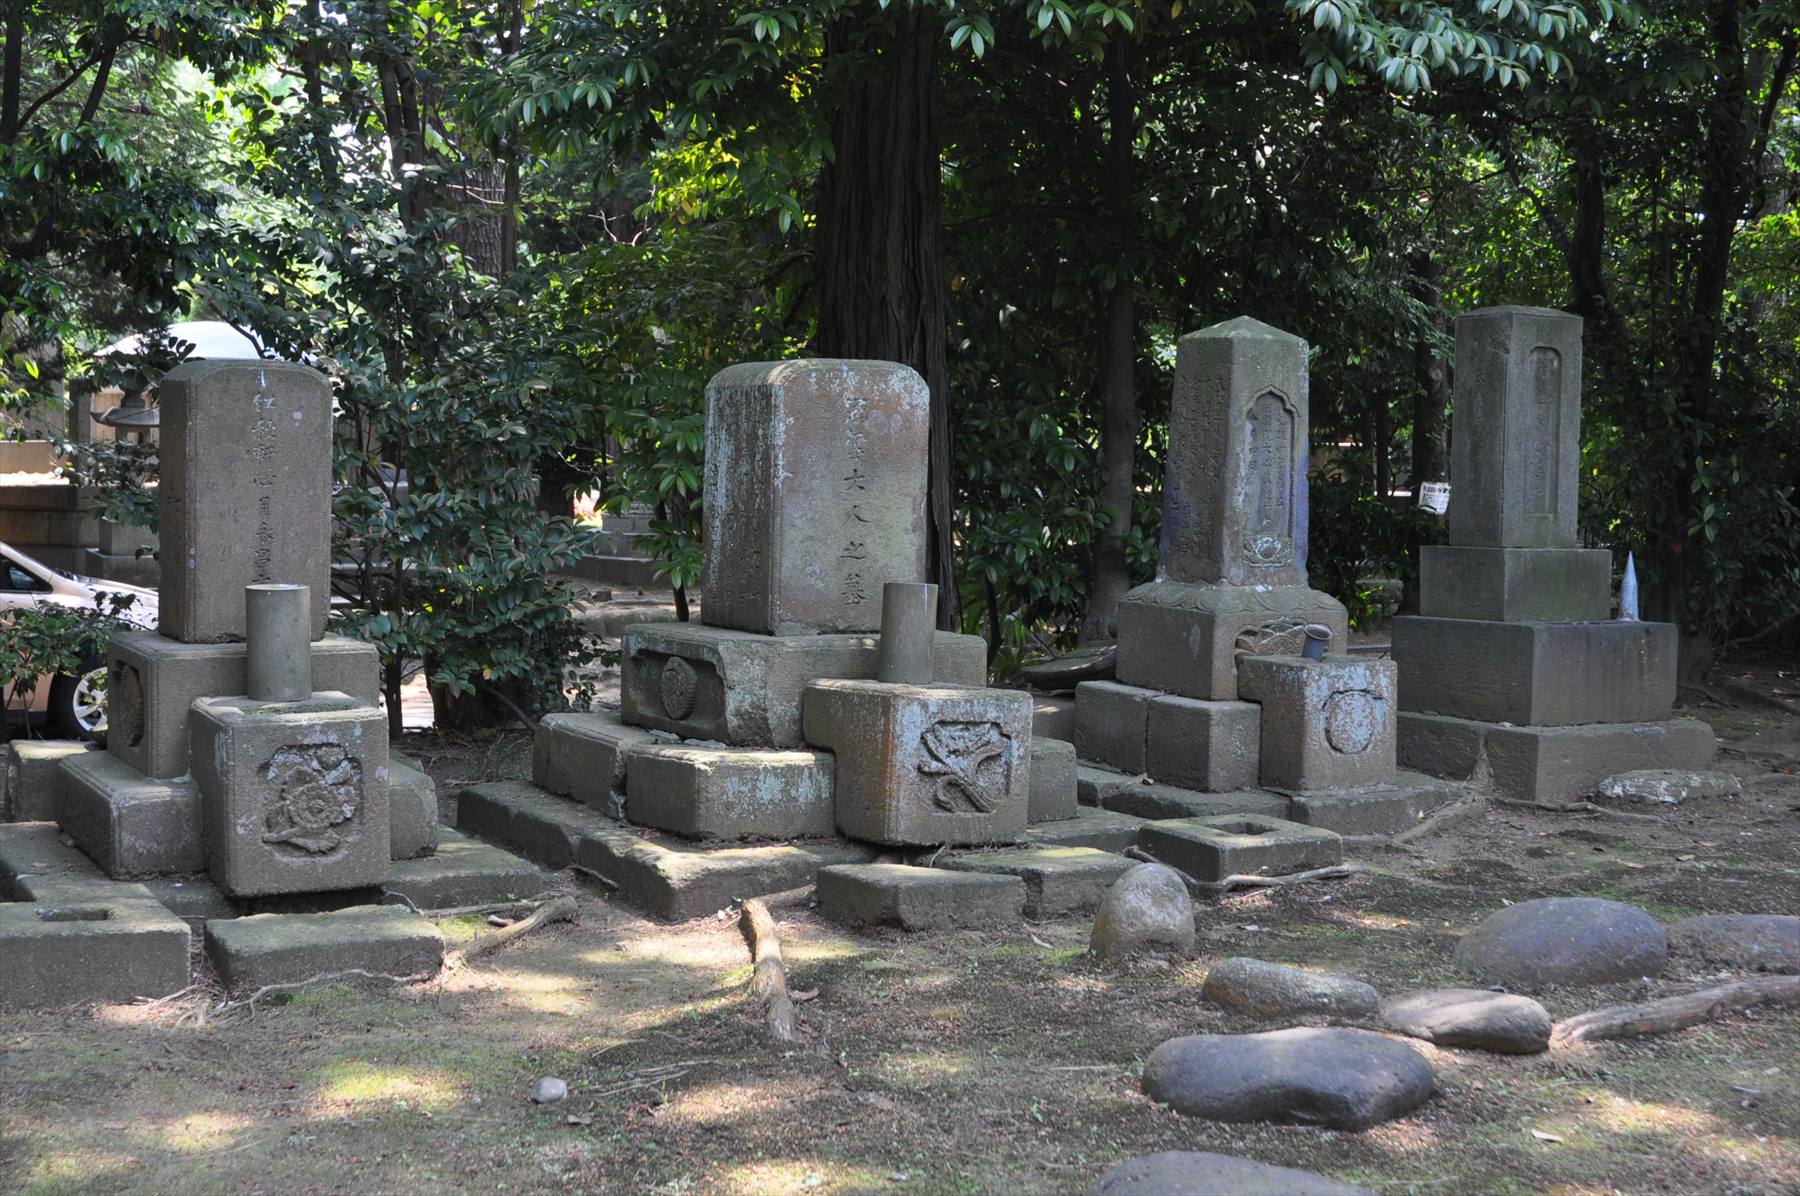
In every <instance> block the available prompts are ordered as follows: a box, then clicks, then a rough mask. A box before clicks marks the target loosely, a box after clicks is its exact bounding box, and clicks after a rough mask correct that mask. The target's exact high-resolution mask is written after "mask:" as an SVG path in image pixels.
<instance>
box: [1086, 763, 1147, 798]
mask: <svg viewBox="0 0 1800 1196" xmlns="http://www.w3.org/2000/svg"><path fill="white" fill-rule="evenodd" d="M1136 783H1137V778H1136V777H1134V776H1128V775H1126V774H1125V773H1122V772H1120V771H1119V770H1118V769H1116V768H1108V767H1106V766H1105V765H1104V764H1091V763H1089V762H1088V761H1086V760H1080V759H1077V760H1076V762H1075V798H1076V800H1077V801H1078V802H1080V804H1082V805H1084V806H1104V805H1105V804H1106V798H1107V795H1108V794H1112V793H1117V792H1118V791H1119V790H1121V789H1123V788H1125V786H1127V785H1132V784H1136Z"/></svg>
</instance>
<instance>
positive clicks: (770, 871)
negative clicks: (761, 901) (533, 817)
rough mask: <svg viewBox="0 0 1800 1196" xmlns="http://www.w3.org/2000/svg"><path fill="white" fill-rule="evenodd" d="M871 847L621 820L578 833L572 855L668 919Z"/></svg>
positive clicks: (711, 910) (796, 882) (694, 914)
mask: <svg viewBox="0 0 1800 1196" xmlns="http://www.w3.org/2000/svg"><path fill="white" fill-rule="evenodd" d="M874 854H875V853H874V852H873V851H872V850H871V849H869V848H867V847H864V846H861V845H860V844H854V843H845V842H843V841H842V840H815V841H813V842H809V843H769V844H761V845H757V846H747V847H718V848H702V847H698V846H696V845H694V844H692V843H685V842H682V841H680V840H675V839H668V838H659V837H656V835H655V833H654V832H649V833H644V832H639V831H636V830H633V829H632V828H631V827H628V826H624V825H622V824H620V823H612V824H610V825H609V826H607V827H604V828H601V829H598V830H594V831H591V832H589V833H588V834H585V835H583V836H582V837H581V843H580V846H579V848H578V852H577V859H576V862H577V863H579V864H580V865H581V866H582V867H583V868H587V869H589V870H591V871H593V872H595V873H597V874H598V875H600V876H603V877H605V878H606V880H607V882H608V883H609V884H611V885H613V886H615V887H614V889H613V892H614V895H615V896H617V897H618V899H619V900H620V901H623V902H625V903H626V904H627V905H630V906H632V907H633V908H635V909H639V910H642V911H643V912H644V913H647V914H649V915H650V916H651V917H654V918H661V919H663V920H664V921H668V922H684V921H686V920H688V919H689V918H701V917H708V916H710V915H712V914H716V913H717V912H719V911H720V910H722V909H725V908H726V907H728V906H731V905H734V904H736V903H737V902H740V901H742V900H744V898H746V897H762V896H766V895H767V894H770V893H781V892H786V891H787V890H788V889H797V888H801V887H803V886H805V885H809V884H812V883H813V878H814V877H816V876H817V875H818V873H819V870H820V869H821V868H825V867H828V866H830V865H833V864H860V863H862V862H864V861H865V860H868V859H870V858H871V857H872V856H873V855H874Z"/></svg>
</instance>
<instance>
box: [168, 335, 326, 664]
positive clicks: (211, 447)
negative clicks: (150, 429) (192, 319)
mask: <svg viewBox="0 0 1800 1196" xmlns="http://www.w3.org/2000/svg"><path fill="white" fill-rule="evenodd" d="M158 396H159V397H158V404H159V406H160V408H161V410H162V426H161V432H160V442H159V443H160V445H161V451H160V459H159V468H160V482H159V485H158V487H157V494H158V498H159V503H160V508H161V514H160V517H159V519H158V530H159V532H160V535H161V544H162V551H161V559H162V584H161V586H160V587H159V596H160V599H161V601H160V620H161V622H160V629H161V631H162V633H163V634H164V635H166V636H169V637H170V638H171V639H178V640H181V641H183V642H184V643H217V642H222V641H227V640H241V639H243V638H244V587H245V586H247V585H250V584H252V583H255V582H285V583H290V584H294V585H303V586H309V587H311V589H312V594H313V603H312V608H313V609H312V621H313V632H312V634H313V638H314V639H318V638H320V637H321V636H323V635H324V634H325V617H326V613H327V609H328V607H329V605H330V603H329V601H328V600H329V596H330V594H331V420H332V414H331V405H332V398H331V384H330V383H329V382H328V381H326V379H325V376H324V375H323V374H320V373H319V372H318V371H317V370H314V369H311V368H309V367H307V366H303V365H294V364H289V363H286V362H278V361H189V362H184V363H182V364H181V365H178V366H176V367H175V368H174V369H173V370H170V371H169V372H168V373H167V374H165V375H163V378H162V381H161V382H160V383H159V384H158ZM215 692H219V691H215ZM223 692H225V693H234V692H237V691H234V690H226V691H223Z"/></svg>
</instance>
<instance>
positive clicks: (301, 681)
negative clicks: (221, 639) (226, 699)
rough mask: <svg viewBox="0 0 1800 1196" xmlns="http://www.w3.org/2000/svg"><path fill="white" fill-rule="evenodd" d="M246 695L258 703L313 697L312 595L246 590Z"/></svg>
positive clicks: (289, 588) (297, 590)
mask: <svg viewBox="0 0 1800 1196" xmlns="http://www.w3.org/2000/svg"><path fill="white" fill-rule="evenodd" d="M244 640H245V644H244V674H245V679H246V680H247V682H248V685H247V686H246V691H247V692H248V693H249V695H250V697H251V698H253V699H254V700H256V701H258V702H298V701H301V700H303V699H305V698H308V697H311V696H312V590H311V588H310V587H308V586H294V585H284V584H279V583H261V584H257V585H248V586H245V587H244Z"/></svg>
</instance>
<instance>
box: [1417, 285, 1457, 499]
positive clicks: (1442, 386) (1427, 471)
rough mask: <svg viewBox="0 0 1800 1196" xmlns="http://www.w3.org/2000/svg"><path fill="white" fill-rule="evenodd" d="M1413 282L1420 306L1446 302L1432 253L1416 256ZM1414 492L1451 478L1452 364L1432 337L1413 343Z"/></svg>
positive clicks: (1436, 306) (1423, 337)
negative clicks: (1449, 427) (1448, 434)
mask: <svg viewBox="0 0 1800 1196" xmlns="http://www.w3.org/2000/svg"><path fill="white" fill-rule="evenodd" d="M1411 266H1412V281H1411V282H1410V283H1409V284H1408V288H1407V289H1408V290H1410V291H1411V292H1412V296H1413V298H1414V299H1416V300H1418V301H1419V303H1420V304H1422V305H1424V306H1425V307H1428V308H1430V309H1432V310H1433V311H1436V310H1437V309H1438V308H1439V306H1440V305H1441V304H1442V302H1443V295H1442V293H1441V291H1440V290H1439V285H1440V283H1439V279H1440V276H1441V275H1442V269H1441V267H1440V266H1439V265H1438V261H1437V258H1436V257H1435V256H1433V255H1432V253H1431V252H1430V251H1429V250H1426V251H1423V252H1420V253H1416V254H1414V255H1413V256H1412V261H1411ZM1413 381H1414V383H1415V385H1416V386H1417V389H1416V390H1414V391H1413V412H1412V416H1413V418H1412V426H1413V434H1412V467H1411V469H1412V488H1413V493H1415V494H1417V493H1418V490H1419V487H1420V486H1421V485H1423V484H1424V483H1426V482H1441V481H1444V480H1445V479H1446V478H1448V477H1449V475H1450V453H1449V438H1448V436H1446V435H1445V432H1446V429H1447V425H1448V414H1449V411H1450V369H1449V363H1447V362H1446V361H1445V360H1444V355H1443V354H1442V353H1441V352H1440V351H1439V349H1438V346H1437V344H1436V343H1434V341H1433V340H1432V338H1431V337H1429V336H1421V337H1419V339H1418V340H1417V341H1415V342H1413Z"/></svg>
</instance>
